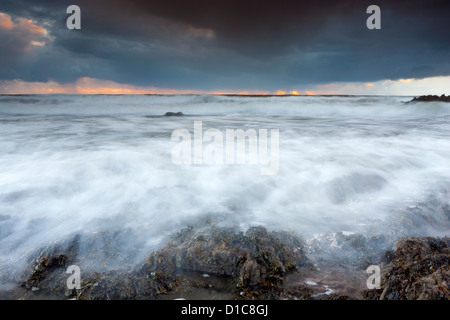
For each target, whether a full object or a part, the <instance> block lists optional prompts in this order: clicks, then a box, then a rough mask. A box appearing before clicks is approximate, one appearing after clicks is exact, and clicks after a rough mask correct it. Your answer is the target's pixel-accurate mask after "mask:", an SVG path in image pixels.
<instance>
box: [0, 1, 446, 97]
mask: <svg viewBox="0 0 450 320" xmlns="http://www.w3.org/2000/svg"><path fill="white" fill-rule="evenodd" d="M374 3H376V4H377V5H379V6H380V7H381V11H382V22H381V23H382V29H381V30H368V29H367V28H366V19H367V17H368V14H366V8H367V7H368V6H369V5H371V4H374ZM70 4H77V5H79V6H80V7H81V10H82V30H80V31H70V30H67V29H66V28H65V19H66V17H67V16H68V15H67V14H66V13H65V10H66V8H67V6H68V5H70ZM449 9H450V5H449V2H448V1H445V0H441V1H437V0H434V1H433V0H431V1H430V0H428V1H426V0H423V1H418V0H412V1H375V2H373V1H365V0H363V1H349V0H347V1H309V2H304V1H293V0H277V1H275V0H274V1H261V0H259V1H256V0H239V1H237V0H227V1H219V0H196V1H186V0H164V1H162V0H161V1H137V0H134V1H133V0H132V1H119V0H116V1H111V0H109V1H106V0H97V1H87V0H81V1H76V2H72V1H39V2H36V1H31V0H22V1H9V0H6V1H2V3H1V4H0V12H5V13H7V14H10V15H12V16H17V17H27V18H32V19H33V20H35V21H36V23H38V24H39V23H41V25H43V26H44V27H45V28H46V29H48V31H49V34H50V35H51V36H52V37H53V38H52V41H51V43H49V44H48V45H46V46H45V47H43V48H38V49H40V50H39V52H37V53H35V56H34V59H32V60H30V61H26V62H23V61H20V63H19V64H12V63H11V62H8V63H6V62H0V66H1V69H0V77H1V78H3V79H13V78H17V77H20V78H21V79H24V80H37V79H38V80H40V81H44V80H46V79H55V80H58V81H63V82H64V81H73V80H75V79H76V78H78V77H83V76H87V77H93V78H100V79H108V80H113V81H116V82H120V83H131V84H136V85H146V86H163V87H172V88H191V89H218V88H229V89H241V88H245V89H264V90H274V89H277V88H280V87H289V86H291V87H294V86H295V85H300V84H319V83H327V82H335V81H376V80H380V79H398V78H411V77H417V78H421V77H429V76H437V75H450V61H449V52H450V36H449V33H448V30H450V19H448V14H449ZM0 36H1V34H0ZM14 50H15V48H14V46H11V47H10V48H6V50H4V52H5V53H4V55H7V56H11V57H14V56H13V55H12V52H13V51H14ZM11 59H13V58H11ZM4 61H6V59H5V60H4ZM10 65H14V68H12V67H10Z"/></svg>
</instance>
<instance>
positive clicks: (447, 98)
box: [409, 94, 450, 102]
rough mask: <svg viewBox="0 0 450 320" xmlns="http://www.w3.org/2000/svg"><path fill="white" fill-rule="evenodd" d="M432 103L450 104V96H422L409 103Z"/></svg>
mask: <svg viewBox="0 0 450 320" xmlns="http://www.w3.org/2000/svg"><path fill="white" fill-rule="evenodd" d="M431 101H440V102H450V95H448V96H445V94H443V95H441V96H437V95H426V96H420V97H415V98H414V99H412V100H411V101H409V102H431Z"/></svg>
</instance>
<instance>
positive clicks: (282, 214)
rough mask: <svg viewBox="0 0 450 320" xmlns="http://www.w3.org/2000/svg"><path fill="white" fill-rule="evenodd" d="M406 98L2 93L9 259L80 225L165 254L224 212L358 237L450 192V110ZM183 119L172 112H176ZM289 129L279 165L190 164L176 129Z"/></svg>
mask: <svg viewBox="0 0 450 320" xmlns="http://www.w3.org/2000/svg"><path fill="white" fill-rule="evenodd" d="M403 100H409V98H405V97H253V98H251V97H228V96H195V95H186V96H71V95H68V96H66V95H49V96H0V150H1V154H0V248H1V249H0V250H1V251H0V254H1V256H0V259H1V260H0V262H1V261H6V260H11V259H12V257H16V256H17V254H18V253H20V252H23V250H26V249H27V248H29V247H30V246H32V245H33V246H34V245H36V244H38V243H40V242H41V241H50V240H57V239H61V238H64V237H65V236H67V235H69V234H71V233H73V232H78V231H100V230H105V229H108V228H128V227H129V228H133V229H134V230H136V231H137V232H138V234H140V235H142V236H143V237H145V241H146V243H147V245H148V246H149V248H153V249H154V248H157V247H159V246H160V245H161V244H162V241H163V240H164V239H165V237H166V236H167V235H169V234H171V233H173V232H175V231H177V230H178V229H179V228H181V227H184V226H186V225H188V224H192V223H196V221H203V220H205V219H206V218H214V217H219V218H220V219H221V220H223V221H225V222H229V223H230V224H235V225H238V226H240V227H241V228H242V229H245V228H247V227H248V226H251V225H258V224H262V225H265V226H267V227H269V228H271V229H291V230H295V231H298V232H300V233H303V234H313V233H317V234H319V233H324V232H338V231H342V230H345V231H346V232H347V233H348V234H350V233H351V232H356V231H359V230H361V228H362V226H365V225H370V224H371V223H373V222H374V221H380V220H383V219H385V218H386V216H387V215H388V214H389V212H390V211H391V210H393V209H396V208H400V207H407V206H413V205H415V204H416V202H417V201H420V200H423V199H425V198H426V197H427V196H428V195H429V194H430V193H432V192H434V190H436V189H438V188H444V189H449V185H450V161H449V159H450V130H449V129H450V104H445V103H429V104H424V103H417V104H403V103H401V101H403ZM169 111H170V112H179V111H180V112H183V114H184V115H185V116H183V117H163V116H162V115H164V114H165V113H166V112H169ZM194 120H201V121H202V122H203V127H204V129H205V130H206V129H207V128H208V127H210V128H217V129H219V130H225V129H227V128H231V129H238V128H242V129H244V130H245V129H247V128H256V129H258V128H265V129H266V128H274V129H279V130H280V149H279V150H280V162H279V171H278V173H277V174H276V175H274V176H261V175H260V174H259V167H256V166H250V165H229V166H225V165H222V166H203V165H197V166H196V165H185V166H177V165H175V164H173V163H172V162H171V150H172V148H173V146H174V143H173V142H171V139H170V138H171V133H172V131H173V130H175V129H179V128H187V129H191V130H192V129H193V123H194Z"/></svg>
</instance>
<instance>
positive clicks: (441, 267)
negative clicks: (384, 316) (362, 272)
mask: <svg viewBox="0 0 450 320" xmlns="http://www.w3.org/2000/svg"><path fill="white" fill-rule="evenodd" d="M389 256H390V257H389V258H390V263H389V264H388V265H387V266H386V267H385V268H383V270H382V274H383V275H384V276H383V278H382V282H381V289H379V290H376V291H372V292H370V291H371V290H367V291H365V292H363V296H364V297H365V298H366V299H373V300H378V299H379V300H449V299H450V291H449V281H450V239H449V238H447V237H445V238H442V239H439V238H432V237H425V238H419V237H406V238H403V239H401V240H399V241H398V243H397V245H396V249H395V251H394V252H393V253H392V252H390V253H389ZM368 291H369V292H368Z"/></svg>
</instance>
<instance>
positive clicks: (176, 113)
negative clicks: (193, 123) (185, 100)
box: [164, 112, 184, 117]
mask: <svg viewBox="0 0 450 320" xmlns="http://www.w3.org/2000/svg"><path fill="white" fill-rule="evenodd" d="M164 116H165V117H181V116H184V114H183V112H166V113H165V114H164Z"/></svg>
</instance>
